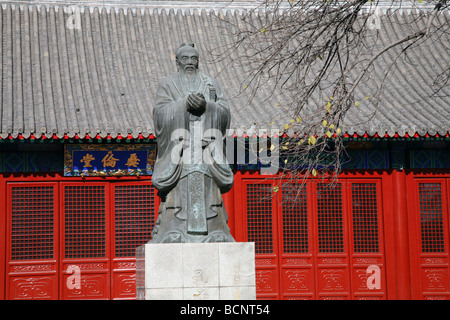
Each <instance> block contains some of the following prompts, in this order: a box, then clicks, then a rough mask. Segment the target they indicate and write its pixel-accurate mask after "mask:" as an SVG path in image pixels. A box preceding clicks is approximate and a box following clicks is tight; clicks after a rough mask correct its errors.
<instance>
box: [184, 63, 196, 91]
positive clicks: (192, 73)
mask: <svg viewBox="0 0 450 320" xmlns="http://www.w3.org/2000/svg"><path fill="white" fill-rule="evenodd" d="M181 79H182V82H183V83H184V85H185V86H186V87H187V89H188V91H190V92H193V91H194V90H195V89H196V88H197V87H198V72H197V69H195V68H193V69H191V68H188V69H184V70H183V71H182V72H181Z"/></svg>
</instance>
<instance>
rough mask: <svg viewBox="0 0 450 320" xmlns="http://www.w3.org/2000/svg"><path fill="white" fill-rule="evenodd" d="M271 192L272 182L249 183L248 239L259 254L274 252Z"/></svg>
mask: <svg viewBox="0 0 450 320" xmlns="http://www.w3.org/2000/svg"><path fill="white" fill-rule="evenodd" d="M271 192H272V189H271V185H270V184H249V185H247V228H248V230H247V232H248V241H249V242H255V253H257V254H261V253H272V252H273V235H272V199H271Z"/></svg>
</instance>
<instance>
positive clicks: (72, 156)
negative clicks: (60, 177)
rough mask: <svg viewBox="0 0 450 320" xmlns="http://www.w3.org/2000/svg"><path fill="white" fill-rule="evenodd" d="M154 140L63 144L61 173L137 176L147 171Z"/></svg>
mask: <svg viewBox="0 0 450 320" xmlns="http://www.w3.org/2000/svg"><path fill="white" fill-rule="evenodd" d="M155 158H156V144H139V145H114V144H112V145H95V144H78V145H75V144H74V145H66V146H65V148H64V176H68V177H74V176H77V177H79V176H81V177H83V176H86V177H87V176H140V175H151V174H152V173H153V165H154V163H155Z"/></svg>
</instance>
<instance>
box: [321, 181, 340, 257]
mask: <svg viewBox="0 0 450 320" xmlns="http://www.w3.org/2000/svg"><path fill="white" fill-rule="evenodd" d="M317 209H318V213H317V214H318V218H317V219H318V236H319V252H321V253H340V252H344V226H343V215H342V190H341V184H337V185H335V186H329V185H327V184H322V183H319V184H318V185H317Z"/></svg>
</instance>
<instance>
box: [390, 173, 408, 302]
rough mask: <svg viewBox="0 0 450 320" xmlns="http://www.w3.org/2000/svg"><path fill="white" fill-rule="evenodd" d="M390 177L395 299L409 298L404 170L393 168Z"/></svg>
mask: <svg viewBox="0 0 450 320" xmlns="http://www.w3.org/2000/svg"><path fill="white" fill-rule="evenodd" d="M392 178H393V179H392V183H393V188H392V189H393V205H394V207H393V218H394V219H393V220H394V221H393V222H394V251H395V263H396V266H395V273H396V274H395V291H396V299H398V300H410V299H411V272H410V261H409V234H408V211H407V203H408V202H407V196H408V195H407V189H406V173H405V171H404V170H394V171H393V177H392Z"/></svg>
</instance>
